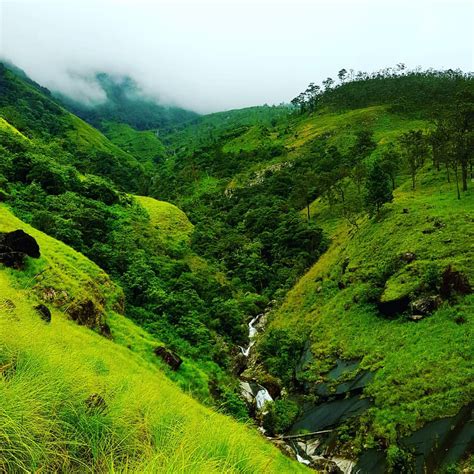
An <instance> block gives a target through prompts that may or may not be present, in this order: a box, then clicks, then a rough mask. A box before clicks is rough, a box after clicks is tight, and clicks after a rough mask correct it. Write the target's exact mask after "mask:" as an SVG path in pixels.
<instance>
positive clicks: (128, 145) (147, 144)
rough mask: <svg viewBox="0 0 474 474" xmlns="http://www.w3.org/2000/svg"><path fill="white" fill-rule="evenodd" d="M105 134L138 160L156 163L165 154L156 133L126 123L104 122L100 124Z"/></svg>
mask: <svg viewBox="0 0 474 474" xmlns="http://www.w3.org/2000/svg"><path fill="white" fill-rule="evenodd" d="M102 128H103V131H104V134H105V136H106V137H107V138H108V139H109V140H110V141H111V142H112V143H115V145H117V146H119V147H120V148H121V149H122V150H125V151H126V152H128V153H130V154H131V155H133V156H134V157H135V158H136V159H137V160H139V161H151V162H152V163H158V162H159V161H160V160H162V159H163V158H164V156H165V154H166V149H165V147H164V146H163V144H162V143H161V141H160V140H159V138H158V137H157V135H156V133H154V132H152V131H150V130H146V131H138V130H135V129H134V128H132V127H130V125H127V124H126V123H115V122H105V123H104V124H103V126H102Z"/></svg>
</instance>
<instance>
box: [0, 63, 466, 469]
mask: <svg viewBox="0 0 474 474" xmlns="http://www.w3.org/2000/svg"><path fill="white" fill-rule="evenodd" d="M0 72H1V74H0V85H2V86H3V89H2V94H1V96H0V139H1V143H0V154H1V157H2V160H1V161H0V199H1V201H2V202H3V203H2V204H1V206H0V217H1V219H0V231H8V230H13V229H16V228H24V229H26V231H27V232H28V233H30V234H31V235H33V236H34V237H35V238H37V240H38V242H39V244H40V248H41V251H42V257H41V258H40V259H39V260H28V262H27V265H26V267H25V269H23V270H18V269H16V270H14V269H11V268H8V269H7V268H4V267H3V266H2V267H1V269H0V278H1V280H0V281H1V282H2V283H1V284H2V288H4V289H5V290H4V292H3V293H4V294H5V295H6V296H5V300H4V303H3V305H2V304H1V303H0V312H1V313H2V315H3V314H4V315H5V318H1V317H0V323H1V324H2V325H3V326H4V328H5V331H2V332H1V333H0V334H1V336H0V347H1V355H2V357H3V354H5V358H4V361H3V359H2V360H0V370H1V371H2V373H3V372H4V375H2V377H1V378H0V383H1V384H3V385H2V387H5V390H6V391H9V392H8V396H9V399H11V400H13V402H11V403H10V402H9V403H8V404H5V406H7V407H8V411H7V412H6V413H7V414H6V415H5V419H6V420H10V421H8V423H3V424H0V426H5V428H3V429H4V431H3V432H2V431H1V429H2V428H0V434H1V436H3V438H4V439H5V443H6V444H5V443H0V449H2V447H1V446H3V445H6V446H7V448H6V450H5V454H4V455H3V458H5V459H6V460H7V461H5V462H6V464H5V466H6V467H5V468H4V466H2V465H0V470H2V469H3V468H4V470H13V471H15V470H20V469H23V470H47V471H78V470H81V468H84V469H89V470H91V471H99V472H100V471H112V470H118V471H127V470H130V471H136V472H157V471H158V472H181V471H182V472H234V471H235V472H297V471H298V469H299V468H301V469H304V468H303V467H302V466H301V465H298V464H293V463H292V462H290V461H289V460H288V459H286V458H283V457H281V455H279V454H278V452H277V451H275V450H274V449H273V448H272V447H271V446H270V445H269V444H268V443H266V442H265V441H264V440H263V439H262V437H261V436H260V435H257V434H256V433H255V430H254V429H253V428H250V427H245V426H243V423H247V424H253V425H259V426H260V428H262V429H263V430H265V434H266V435H267V436H268V437H271V438H273V442H274V443H275V444H277V445H278V446H279V447H280V448H282V450H284V451H285V452H287V453H290V455H291V456H293V457H296V454H298V456H299V457H300V458H299V459H300V461H301V460H302V461H305V462H306V463H309V464H310V466H311V467H313V468H315V469H317V470H318V469H319V470H322V471H324V470H326V471H329V470H331V469H332V471H331V472H333V471H334V472H338V471H336V469H342V470H343V471H344V472H349V471H351V470H352V472H361V473H366V472H367V473H369V472H370V473H372V472H375V473H378V472H381V473H382V472H420V473H422V472H444V471H446V472H458V471H460V470H462V469H467V470H469V468H470V466H471V464H472V457H471V458H470V459H469V449H470V447H469V440H470V438H471V435H472V422H471V421H470V420H471V412H472V399H473V388H474V387H473V386H472V383H471V380H472V373H473V366H472V356H471V354H472V350H473V345H472V324H473V321H472V316H473V314H474V311H473V310H474V308H473V303H474V300H473V284H474V274H473V270H472V269H473V263H474V262H473V261H472V255H473V250H474V249H473V248H472V241H473V240H474V239H473V233H474V221H473V219H472V214H473V210H474V209H473V207H474V198H473V196H472V189H471V188H472V183H471V181H472V179H471V178H472V176H471V175H472V165H473V156H472V146H473V141H472V140H473V132H472V130H473V122H472V117H473V115H472V110H473V107H474V105H473V104H474V100H473V97H474V93H473V89H472V85H473V81H472V75H471V74H463V73H461V72H460V71H451V70H449V71H433V70H428V71H405V70H403V69H401V70H397V71H393V70H391V69H389V70H384V71H379V72H377V73H374V74H365V73H360V74H358V75H356V76H353V75H352V76H351V75H350V74H349V77H346V76H345V75H344V74H342V71H341V72H340V77H341V81H340V82H339V83H332V82H331V81H325V83H324V87H323V88H318V87H317V86H315V85H314V84H312V85H310V86H309V87H308V89H307V90H306V91H304V92H303V93H301V94H300V95H299V96H297V97H296V98H295V99H294V100H293V101H292V104H293V105H292V106H279V107H268V106H262V107H253V108H248V109H243V110H240V111H239V110H237V111H229V112H223V113H218V114H211V115H209V116H202V117H188V118H190V120H187V119H185V118H183V120H181V119H179V118H176V117H175V118H176V120H175V118H173V120H172V122H173V123H172V124H171V125H169V126H167V125H166V126H165V125H163V124H161V125H160V124H158V125H157V124H154V125H150V123H148V122H147V121H148V119H150V117H151V118H153V117H152V116H153V114H154V113H155V112H157V113H158V111H157V110H155V109H153V110H155V112H153V110H152V109H146V107H145V104H143V103H142V102H143V100H142V99H143V98H141V99H140V100H138V99H137V97H135V95H134V94H135V92H136V91H135V92H133V90H128V88H129V86H130V87H131V88H132V89H133V88H134V87H135V86H133V84H129V83H128V82H127V81H125V82H124V83H123V84H119V83H117V84H115V83H114V81H112V82H111V83H110V84H108V86H110V87H111V90H110V91H109V92H110V93H113V94H116V95H117V96H116V97H115V99H114V100H118V103H119V105H120V107H118V108H117V107H115V106H114V107H111V108H110V107H109V109H107V107H106V109H107V110H106V109H95V112H94V113H96V114H99V112H100V114H102V115H100V114H99V115H97V116H94V117H95V118H94V117H92V116H91V117H92V118H91V117H87V119H88V120H89V121H90V122H91V123H95V122H94V120H97V121H98V122H97V125H98V126H100V127H101V129H103V130H104V133H105V134H106V135H107V136H108V137H109V138H106V137H105V136H104V135H103V134H102V133H101V132H99V131H98V130H96V129H94V128H93V127H92V126H90V125H88V124H87V123H85V122H83V121H82V120H81V119H79V118H78V117H76V116H74V115H72V114H71V113H70V112H67V111H66V110H65V109H64V108H63V107H62V106H60V105H59V103H58V102H57V100H56V99H54V98H52V97H51V96H50V94H49V93H48V91H46V90H44V89H42V88H41V87H40V86H38V85H36V84H34V83H32V82H31V81H29V80H28V78H26V77H20V76H18V75H15V74H13V72H11V71H9V70H7V69H5V68H3V69H1V71H0ZM103 79H104V80H106V81H108V80H109V78H106V77H105V78H103ZM108 86H107V87H108ZM127 91H128V92H127ZM127 94H128V96H127ZM130 94H131V97H132V99H133V100H132V99H131V97H130ZM129 99H130V100H131V101H132V102H133V104H131V103H128V101H129ZM124 104H125V105H126V107H125V105H124ZM148 105H149V104H148ZM109 106H110V104H109ZM122 106H123V107H122ZM129 106H130V107H129ZM101 110H102V111H101ZM140 110H148V111H149V112H150V111H151V112H150V113H151V116H150V115H148V114H146V113H145V114H144V115H143V117H140ZM152 112H153V113H152ZM178 115H179V114H178ZM157 117H158V115H156V116H154V119H156V120H158V118H157ZM138 119H143V121H142V122H140V124H138V122H137V120H138ZM157 129H159V134H158V136H157V134H156V130H157ZM7 206H8V207H7ZM9 209H11V212H14V213H15V215H16V217H13V215H12V214H11V212H10V210H9ZM19 219H21V221H20V220H19ZM30 225H31V227H30ZM35 229H36V230H35ZM42 232H43V233H42ZM46 233H47V234H48V235H49V237H47V236H46V235H45V234H46ZM55 239H56V240H55ZM59 241H61V242H62V243H61V242H59ZM72 249H74V250H72ZM12 258H13V257H12ZM88 259H90V260H88ZM92 262H94V263H92ZM3 293H2V298H3ZM41 302H42V304H46V305H47V306H48V307H50V309H51V310H52V322H51V324H49V325H48V324H46V323H44V322H43V321H41V318H40V315H39V314H38V312H37V311H35V310H34V309H33V308H34V306H36V305H38V304H39V303H41ZM71 319H72V320H75V321H77V322H78V323H82V325H83V326H86V327H81V326H80V325H77V324H75V323H73V321H71ZM250 322H251V324H250V326H249V323H250ZM253 330H255V331H256V339H255V340H253V341H251V342H255V345H252V344H251V345H250V346H251V347H250V348H251V350H250V348H249V349H248V350H247V351H246V350H245V348H247V347H249V335H251V334H252V332H253ZM33 331H34V334H35V338H34V340H33V341H30V339H31V336H29V334H31V333H32V332H33ZM245 354H247V355H248V356H246V355H245ZM16 357H18V362H16V360H17V359H16ZM78 361H79V362H78ZM85 361H86V362H85ZM55 375H56V377H55ZM15 377H17V378H15ZM76 379H79V380H81V382H82V383H81V384H77V383H74V380H76ZM10 381H14V382H15V384H17V385H14V384H11V383H10ZM31 381H33V383H31ZM239 382H243V385H242V384H240V383H239ZM25 384H26V386H27V389H24V387H25ZM176 385H178V386H179V387H180V388H181V389H183V390H184V391H186V392H187V393H188V394H189V395H190V396H192V397H193V399H194V400H193V399H191V398H190V397H188V395H184V394H183V393H182V392H181V391H180V390H179V389H178V388H177V386H176ZM12 387H13V388H12ZM34 389H36V390H34ZM242 389H244V391H242ZM247 389H249V390H251V391H252V396H249V391H248V390H247ZM264 389H265V390H267V392H265V390H264ZM21 390H23V392H24V394H25V400H29V401H30V402H28V403H27V402H26V401H25V402H24V403H23V402H21V400H20V398H21ZM262 390H263V392H262ZM244 392H245V393H244ZM254 392H255V393H254ZM5 393H7V392H5ZM262 393H263V395H262ZM258 394H260V395H258ZM26 395H27V396H26ZM269 395H270V396H271V397H272V398H273V401H272V402H271V403H267V404H265V405H264V406H260V401H261V399H262V397H263V399H266V400H268V398H269ZM35 397H36V398H35ZM16 400H20V401H18V403H19V406H20V407H21V410H19V411H18V413H16V412H15V411H14V409H13V406H14V403H17V402H16ZM196 400H198V401H200V402H201V403H202V404H203V405H206V407H207V408H204V407H203V406H202V405H199V404H198V402H197V401H196ZM259 400H260V401H259ZM20 402H21V403H20ZM2 406H3V404H2ZM216 412H221V413H225V414H230V415H232V416H233V417H234V418H235V419H237V420H239V421H240V423H237V422H235V421H231V420H229V419H228V418H226V417H225V416H224V415H223V414H222V415H218V414H217V413H216ZM3 413H5V411H3V412H2V411H0V414H3ZM21 417H23V419H25V420H27V422H26V423H25V425H24V426H25V429H24V430H23V428H22V425H21V424H20V421H19V420H21V419H22V418H21ZM252 419H253V420H254V421H253V422H252V421H251V420H252ZM28 436H31V439H30V438H28ZM30 446H31V448H30ZM188 448H189V449H188ZM3 458H2V456H0V459H3ZM81 459H82V462H83V463H84V464H82V465H81V464H80V462H81V461H80V460H81ZM46 460H47V461H46ZM469 463H471V464H469Z"/></svg>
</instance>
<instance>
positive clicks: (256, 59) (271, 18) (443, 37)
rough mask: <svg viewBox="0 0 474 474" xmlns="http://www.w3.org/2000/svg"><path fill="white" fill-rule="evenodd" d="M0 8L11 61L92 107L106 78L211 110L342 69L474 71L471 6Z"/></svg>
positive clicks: (178, 3) (57, 4) (38, 4)
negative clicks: (401, 66)
mask: <svg viewBox="0 0 474 474" xmlns="http://www.w3.org/2000/svg"><path fill="white" fill-rule="evenodd" d="M0 5H1V6H0V13H1V18H0V21H1V24H0V27H1V34H0V56H3V57H6V58H8V59H10V60H11V61H13V62H14V63H16V64H17V65H18V66H19V67H21V68H23V69H24V70H25V71H26V72H27V73H28V74H29V75H30V76H31V77H32V78H33V79H35V80H37V81H38V82H40V83H41V84H43V85H45V86H46V87H50V88H52V89H59V90H61V91H62V92H64V93H67V94H70V95H74V96H75V97H76V98H77V97H79V96H81V95H83V96H84V99H85V100H88V101H95V100H100V98H101V92H100V90H98V89H97V88H96V87H94V85H92V84H91V83H89V82H87V81H84V80H83V79H80V77H84V75H87V74H88V73H93V72H99V71H105V72H109V73H113V74H129V75H131V76H132V77H133V78H134V79H135V80H136V81H137V82H138V83H139V84H140V85H141V87H142V88H143V90H144V91H145V92H146V93H148V94H150V95H152V96H155V97H159V98H160V99H161V100H163V101H166V102H168V103H175V104H178V105H181V106H184V107H187V108H191V109H194V110H198V111H201V112H208V111H214V110H222V109H228V108H235V107H243V106H248V105H255V104H261V103H279V102H281V101H289V100H290V99H291V98H292V97H294V95H296V94H297V93H298V92H299V91H300V90H301V89H303V88H304V87H305V86H306V85H307V84H308V83H309V82H311V81H321V80H322V79H324V78H326V77H327V76H329V75H332V76H333V77H334V76H335V75H336V74H337V71H338V70H339V69H340V68H342V67H345V68H347V69H348V68H353V69H356V70H359V69H361V70H367V71H371V70H375V69H378V68H381V67H386V66H391V65H394V64H396V63H398V62H405V63H407V64H408V65H409V66H417V65H421V66H423V67H430V66H433V67H452V68H456V67H460V68H462V69H464V70H472V66H473V56H472V53H473V51H472V39H473V38H472V19H473V18H472V15H473V4H472V2H471V1H470V0H466V1H456V0H445V1H436V0H435V1H424V0H418V1H417V0H412V1H386V2H384V1H382V0H378V1H375V0H362V1H360V0H354V1H349V0H345V1H344V0H325V1H321V0H319V1H318V0H313V1H310V0H252V1H250V0H203V1H196V0H195V1H192V0H188V1H185V0H174V1H166V0H154V1H152V0H133V1H132V0H115V1H113V0H94V1H84V0H82V1H81V0H67V1H51V0H29V1H25V0H23V1H21V0H17V1H12V0H10V1H8V0H6V1H5V0H4V1H3V2H2V3H1V4H0ZM71 72H73V74H71ZM78 78H79V79H78Z"/></svg>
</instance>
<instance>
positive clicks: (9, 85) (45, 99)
mask: <svg viewBox="0 0 474 474" xmlns="http://www.w3.org/2000/svg"><path fill="white" fill-rule="evenodd" d="M0 90H1V94H0V117H1V118H3V119H4V120H5V121H6V122H8V123H9V124H10V125H11V126H13V127H14V128H16V129H17V130H18V131H19V132H20V133H22V134H23V135H25V136H26V137H28V138H29V139H31V140H32V141H33V144H34V145H36V146H44V145H47V146H51V145H52V144H53V143H54V146H55V147H56V150H55V153H54V155H55V160H56V161H67V162H68V164H71V165H74V166H76V167H77V169H78V170H79V171H81V172H83V173H94V174H98V175H102V176H106V177H107V178H110V179H112V180H113V181H115V182H116V183H117V185H120V186H121V187H123V188H124V189H127V190H137V189H139V188H140V186H141V185H142V181H143V180H144V174H143V173H144V170H143V168H142V166H141V165H140V163H139V162H138V161H137V160H136V159H135V158H134V157H133V156H132V155H131V154H128V153H126V152H125V151H124V150H123V149H121V148H119V147H118V146H116V145H114V144H113V143H112V142H111V141H109V140H108V139H107V138H106V137H105V136H104V135H102V134H101V133H100V132H99V131H98V130H96V129H95V128H93V127H91V126H90V125H88V124H87V123H85V122H84V121H82V120H81V119H79V118H78V117H76V116H75V115H72V114H71V113H69V112H67V111H66V110H65V109H64V108H63V107H62V106H61V105H59V104H58V103H57V101H56V100H55V99H54V98H53V97H52V96H51V94H50V93H49V91H48V90H47V89H44V88H41V87H40V86H38V85H37V84H36V83H34V82H32V81H30V80H28V79H27V78H23V77H20V76H19V75H17V74H15V73H14V72H12V71H11V70H10V69H8V68H7V67H6V66H4V65H3V64H1V63H0Z"/></svg>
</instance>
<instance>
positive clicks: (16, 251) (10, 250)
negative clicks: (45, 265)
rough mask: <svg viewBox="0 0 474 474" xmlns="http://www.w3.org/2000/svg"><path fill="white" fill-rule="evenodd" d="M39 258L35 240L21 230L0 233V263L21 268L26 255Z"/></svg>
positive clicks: (38, 249)
mask: <svg viewBox="0 0 474 474" xmlns="http://www.w3.org/2000/svg"><path fill="white" fill-rule="evenodd" d="M27 256H28V257H32V258H39V257H40V248H39V245H38V243H37V242H36V240H35V239H34V238H33V237H32V236H31V235H29V234H27V233H26V232H24V231H23V230H21V229H19V230H15V231H13V232H7V233H0V263H3V265H5V266H7V267H12V268H17V269H20V268H23V266H24V262H25V258H26V257H27Z"/></svg>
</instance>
